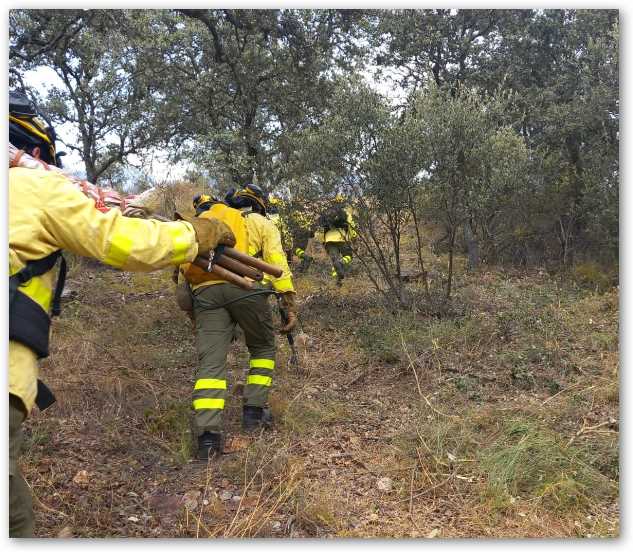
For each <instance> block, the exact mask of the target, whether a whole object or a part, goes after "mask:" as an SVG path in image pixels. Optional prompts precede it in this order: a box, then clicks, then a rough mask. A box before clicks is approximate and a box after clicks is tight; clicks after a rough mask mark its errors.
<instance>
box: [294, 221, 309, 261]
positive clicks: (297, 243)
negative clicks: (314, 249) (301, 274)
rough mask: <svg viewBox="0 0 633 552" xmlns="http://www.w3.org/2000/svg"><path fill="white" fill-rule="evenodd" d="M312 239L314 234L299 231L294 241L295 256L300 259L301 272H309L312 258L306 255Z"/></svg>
mask: <svg viewBox="0 0 633 552" xmlns="http://www.w3.org/2000/svg"><path fill="white" fill-rule="evenodd" d="M311 237H312V234H311V233H310V232H309V231H307V230H301V231H298V232H297V233H296V234H295V236H294V239H293V247H294V254H295V255H296V256H297V257H299V259H300V260H301V264H300V265H299V270H307V269H308V267H309V266H310V263H311V262H312V257H310V255H308V254H307V253H306V248H307V247H308V241H309V240H310V238H311Z"/></svg>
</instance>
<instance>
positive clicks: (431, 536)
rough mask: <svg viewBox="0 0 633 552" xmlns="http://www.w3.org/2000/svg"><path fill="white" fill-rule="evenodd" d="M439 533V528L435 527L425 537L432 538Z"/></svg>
mask: <svg viewBox="0 0 633 552" xmlns="http://www.w3.org/2000/svg"><path fill="white" fill-rule="evenodd" d="M439 534H440V530H439V529H437V528H435V529H433V530H432V531H431V532H430V533H429V534H428V535H427V536H426V538H427V539H434V538H435V537H437V536H438V535H439Z"/></svg>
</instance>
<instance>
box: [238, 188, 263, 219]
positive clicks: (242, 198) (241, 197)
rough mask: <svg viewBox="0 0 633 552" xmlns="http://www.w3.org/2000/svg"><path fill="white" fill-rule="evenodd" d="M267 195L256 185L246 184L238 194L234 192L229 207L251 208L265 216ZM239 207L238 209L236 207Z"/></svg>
mask: <svg viewBox="0 0 633 552" xmlns="http://www.w3.org/2000/svg"><path fill="white" fill-rule="evenodd" d="M267 202H268V194H267V193H266V192H264V190H262V189H261V188H260V187H259V186H258V185H257V184H247V185H246V186H244V188H242V189H241V190H240V191H239V192H235V193H234V194H233V196H232V198H231V207H233V206H234V205H233V204H235V206H236V207H235V208H237V209H239V208H240V207H253V209H254V210H255V211H259V212H261V213H262V214H264V215H265V214H266V207H267V205H266V204H267ZM237 205H239V207H237Z"/></svg>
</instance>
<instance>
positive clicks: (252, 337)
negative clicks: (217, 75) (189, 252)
mask: <svg viewBox="0 0 633 552" xmlns="http://www.w3.org/2000/svg"><path fill="white" fill-rule="evenodd" d="M227 202H228V203H229V205H231V207H229V206H227V205H226V204H225V203H223V202H219V201H218V200H214V199H212V198H210V197H209V196H198V197H196V198H194V207H195V208H196V212H197V213H198V217H199V218H206V217H216V218H218V219H220V220H223V221H224V222H226V223H227V225H228V226H229V227H230V228H231V229H232V230H233V233H234V234H235V237H236V245H235V248H236V249H238V250H240V251H242V252H245V253H248V254H249V255H252V256H261V257H262V258H263V260H264V261H265V262H267V263H270V264H272V265H275V266H278V267H280V268H282V270H283V274H282V275H281V277H279V278H272V277H271V280H270V281H271V283H272V287H273V288H274V292H277V293H279V294H281V297H282V302H283V306H284V307H285V309H286V310H287V312H288V322H287V324H286V325H285V326H284V327H283V328H282V329H281V331H282V332H283V333H286V332H290V331H292V329H293V328H294V327H295V325H296V323H297V316H296V309H295V299H294V297H295V290H294V286H293V283H292V275H291V273H290V269H289V268H288V263H287V261H286V255H285V254H284V251H283V248H282V245H281V239H280V235H279V231H278V230H277V228H276V227H275V225H274V223H273V222H272V221H270V220H268V219H267V218H266V216H265V214H266V203H265V198H264V196H263V193H262V192H261V189H260V188H259V187H257V186H255V185H249V186H246V187H245V188H244V189H242V190H239V191H237V192H232V193H230V194H229V196H228V197H227ZM181 272H182V273H183V274H184V276H185V279H186V280H187V281H188V282H189V285H190V287H191V290H192V296H193V297H192V301H193V316H194V322H195V329H196V344H197V345H196V346H197V349H198V361H199V363H198V370H197V374H196V380H195V384H194V391H193V408H194V426H195V430H196V435H197V438H198V458H200V459H201V460H208V458H209V457H212V456H214V455H216V454H220V453H221V452H222V451H223V446H224V445H223V443H224V436H223V423H222V414H223V411H224V407H225V401H226V395H227V381H226V356H227V353H228V348H229V345H230V343H231V339H232V337H233V331H234V329H235V325H236V324H237V325H239V326H240V328H241V329H242V330H243V332H244V337H245V340H246V346H247V347H248V351H249V354H250V362H249V370H248V376H247V379H246V385H245V387H244V403H243V409H242V427H243V428H244V430H245V431H253V430H256V429H258V428H261V427H265V426H267V425H268V424H269V423H270V422H271V419H270V413H269V410H268V408H267V402H268V393H269V391H270V388H271V385H272V381H273V374H274V369H275V333H274V328H273V323H272V314H271V309H270V305H269V304H268V300H267V299H268V295H270V294H271V293H272V292H271V290H270V289H267V288H266V287H265V286H261V285H258V286H255V290H254V291H246V290H243V289H241V288H239V287H238V286H236V285H234V284H231V283H228V282H226V281H224V280H222V279H219V278H217V277H216V276H215V275H213V274H209V273H205V272H203V271H201V270H200V269H198V267H196V266H195V265H190V264H189V265H184V266H183V267H181Z"/></svg>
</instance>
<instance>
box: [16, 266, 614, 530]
mask: <svg viewBox="0 0 633 552" xmlns="http://www.w3.org/2000/svg"><path fill="white" fill-rule="evenodd" d="M67 285H68V288H69V289H70V290H71V291H72V293H71V294H70V297H69V298H68V299H67V300H66V301H65V304H64V310H63V314H62V316H61V317H60V319H58V320H56V321H55V323H54V334H53V337H52V344H53V346H52V354H51V357H50V358H49V359H47V360H46V361H45V362H44V363H43V366H42V376H43V379H44V380H45V381H46V382H47V383H48V384H49V385H50V386H51V387H52V388H53V389H54V391H55V393H56V395H57V398H58V403H57V404H55V405H54V406H53V407H51V408H50V409H49V410H47V411H45V412H41V413H40V412H37V411H35V412H34V414H33V416H32V417H31V418H30V419H29V420H28V421H27V423H26V447H25V454H24V460H23V470H24V472H25V476H26V478H27V481H28V482H29V483H30V485H31V486H32V489H33V492H34V495H35V497H36V498H35V511H36V534H37V535H38V536H41V537H63V536H67V537H68V536H73V537H159V538H166V537H233V538H234V537H253V536H258V537H313V538H314V537H395V538H406V537H427V538H447V537H451V538H453V537H596V536H602V537H605V536H606V537H609V536H617V534H618V532H619V511H618V493H617V479H618V473H619V472H618V468H617V465H618V449H617V443H618V440H617V430H618V422H617V419H618V398H617V397H618V375H617V374H618V369H617V363H618V361H617V357H618V343H617V318H618V305H617V301H618V298H617V290H615V291H612V292H608V293H606V294H605V293H603V294H597V293H593V292H591V291H586V290H579V289H576V288H574V289H571V288H570V289H569V290H568V289H564V290H563V289H562V288H560V287H559V285H558V284H557V283H555V282H554V280H553V279H552V278H550V277H549V276H547V275H543V274H542V273H541V274H539V273H538V272H536V271H534V272H531V273H508V272H502V271H498V270H492V269H491V270H485V271H481V272H479V273H477V274H475V275H471V276H468V277H464V278H463V279H462V280H460V281H459V282H458V285H457V289H458V291H457V296H458V297H460V299H459V300H456V302H455V305H454V307H453V308H452V310H451V311H450V312H448V313H444V314H438V313H435V314H433V313H428V312H426V313H425V312H423V311H420V312H417V313H412V314H407V315H403V316H400V315H393V314H391V313H390V312H389V309H388V308H387V306H386V305H384V304H383V303H382V302H381V300H380V298H378V297H377V296H376V294H375V293H374V292H372V290H371V286H370V285H369V283H368V282H367V281H365V279H364V278H363V277H362V275H360V274H356V275H354V276H353V277H351V278H350V279H349V280H348V281H346V282H345V283H344V285H343V287H342V288H341V289H337V288H336V287H335V286H334V285H333V284H332V283H331V282H330V281H328V276H327V266H325V265H324V264H323V265H322V264H319V263H317V264H316V265H315V266H314V267H313V268H312V269H311V271H310V272H309V273H308V274H307V275H300V276H299V277H298V284H297V287H298V289H299V293H300V301H299V304H300V315H301V332H299V333H298V335H297V343H298V347H299V352H300V360H301V366H300V368H299V369H297V368H291V367H289V366H288V357H289V350H288V345H287V343H285V340H284V338H283V337H280V338H279V340H278V343H279V353H278V362H277V369H276V374H275V384H274V389H273V391H272V395H271V400H270V402H271V407H272V411H273V414H274V417H275V428H274V429H273V430H272V431H265V432H262V433H261V434H259V435H255V436H247V435H245V434H243V433H242V431H241V429H240V423H241V420H240V415H241V396H240V395H241V382H242V381H243V377H244V367H245V366H247V364H248V363H247V360H248V355H247V352H246V348H245V346H244V345H243V342H242V340H241V339H238V340H236V341H235V342H234V344H233V345H232V347H231V351H230V354H229V358H228V364H229V367H230V376H229V378H230V381H229V384H230V385H229V388H230V390H229V397H228V401H227V411H226V432H227V443H226V451H225V454H224V455H223V456H222V457H221V458H220V459H217V460H212V461H210V462H209V463H208V464H206V463H201V462H199V461H197V460H192V458H191V456H192V438H191V431H190V418H191V412H190V401H191V398H190V395H191V389H192V384H193V380H194V370H195V365H196V358H195V348H194V341H193V335H192V332H191V325H190V323H189V321H188V320H187V318H186V317H185V316H184V314H183V313H181V312H180V311H178V309H177V307H176V306H175V301H174V299H173V292H172V286H173V285H172V284H171V283H170V281H169V274H168V273H167V272H163V273H157V274H150V275H146V274H136V275H131V274H123V273H119V272H117V271H114V270H109V269H103V268H98V267H94V266H89V265H87V264H85V263H80V262H75V263H74V264H73V266H72V271H71V274H70V280H69V282H68V284H67ZM541 313H544V314H543V315H541ZM547 313H550V314H551V316H550V315H548V314H547ZM548 316H549V317H548ZM537 320H540V322H537ZM589 320H591V324H589ZM589 330H591V331H589ZM512 424H514V425H512ZM519 427H520V428H522V429H517V428H519ZM517 435H520V438H516V436H517ZM530 439H531V440H530ZM528 442H529V443H531V444H530V445H529V447H525V446H524V445H525V444H526V443H528ZM513 447H514V448H513ZM521 447H523V448H521ZM507 450H513V451H514V450H516V451H517V455H518V454H519V453H520V454H523V455H524V456H523V457H521V458H525V459H530V458H534V464H535V465H536V464H538V462H540V460H538V459H540V458H541V456H540V454H541V452H542V453H543V457H544V458H547V459H550V458H555V460H552V462H555V463H556V466H555V468H552V469H551V470H550V463H548V462H549V460H547V461H546V460H543V462H542V464H538V465H539V468H538V473H537V472H535V473H532V472H529V473H528V471H527V470H526V467H525V460H522V461H521V462H523V464H521V462H518V463H517V462H515V463H511V462H510V461H508V460H507V459H505V460H504V458H505V457H504V456H503V452H504V451H507ZM583 455H584V456H583ZM589 455H590V456H589ZM579 458H582V459H583V460H582V462H583V464H582V466H585V467H587V470H585V471H583V472H582V474H581V475H582V477H584V478H585V479H582V478H581V475H578V473H580V472H579V471H578V468H577V464H575V463H574V462H576V461H577V459H579ZM587 458H590V460H587ZM578 461H579V460H578ZM502 462H506V463H505V464H502ZM527 463H530V462H529V460H528V462H527ZM517 464H520V465H517ZM575 466H576V467H575ZM589 468H590V469H589ZM510 472H511V475H508V473H510ZM499 474H504V475H503V477H502V476H501V475H499ZM548 477H551V478H553V479H552V481H550V480H549V479H548ZM539 478H540V479H539ZM592 478H593V479H592ZM591 482H594V483H591ZM596 482H597V483H596ZM594 488H599V489H600V492H594V490H593V489H594Z"/></svg>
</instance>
